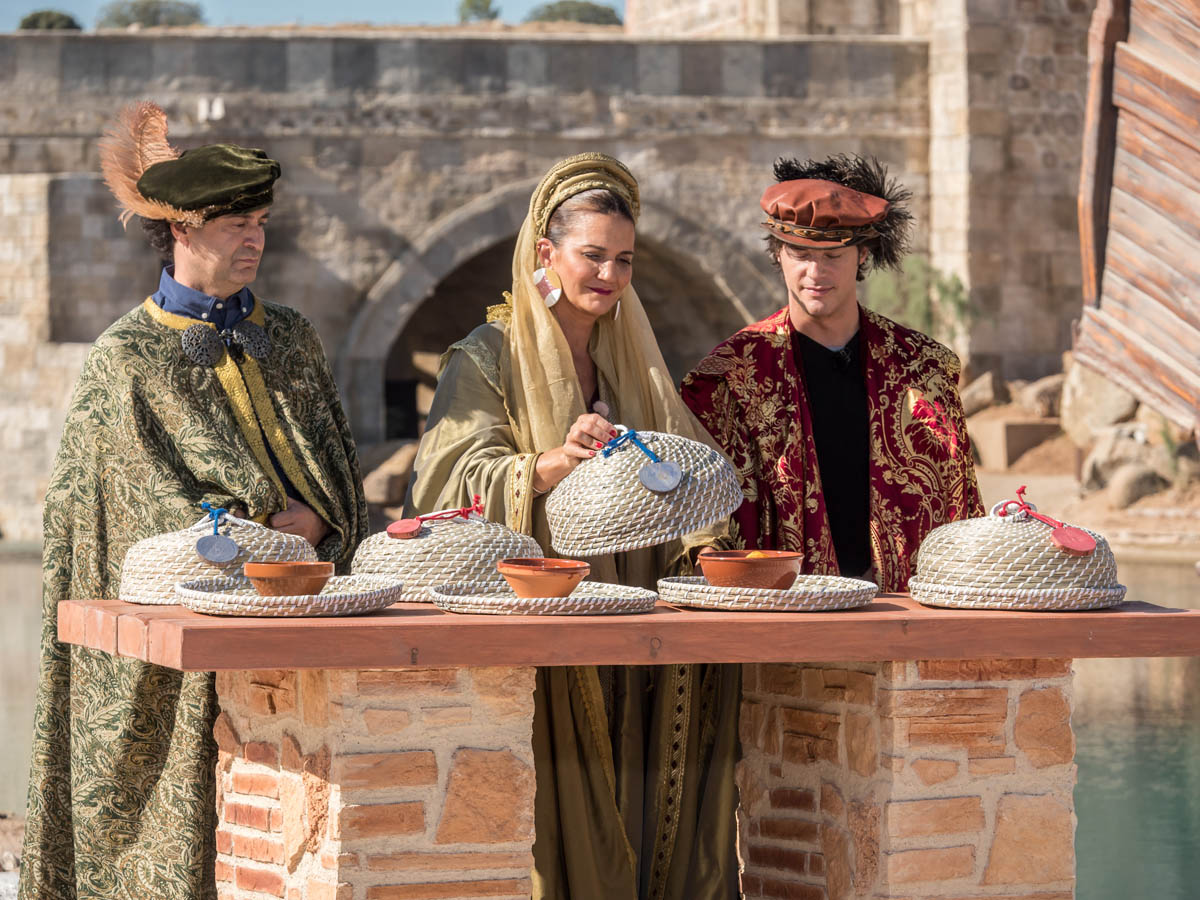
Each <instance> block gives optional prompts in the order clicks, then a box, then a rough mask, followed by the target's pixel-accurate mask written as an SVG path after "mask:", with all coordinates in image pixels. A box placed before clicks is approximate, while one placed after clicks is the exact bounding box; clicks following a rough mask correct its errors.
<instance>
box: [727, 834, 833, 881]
mask: <svg viewBox="0 0 1200 900" xmlns="http://www.w3.org/2000/svg"><path fill="white" fill-rule="evenodd" d="M813 830H814V831H815V830H816V826H815V825H814V826H813ZM745 861H746V863H747V864H748V865H751V866H761V867H763V868H765V869H779V870H781V871H784V872H790V873H792V874H794V875H804V874H805V873H806V872H807V870H808V854H807V853H805V852H804V851H803V850H792V849H790V848H788V847H777V846H773V845H767V844H750V846H749V847H747V848H746V860H745Z"/></svg>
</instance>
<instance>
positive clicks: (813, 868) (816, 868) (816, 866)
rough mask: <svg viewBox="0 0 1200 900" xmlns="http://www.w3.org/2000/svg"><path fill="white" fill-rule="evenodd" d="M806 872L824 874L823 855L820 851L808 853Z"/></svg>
mask: <svg viewBox="0 0 1200 900" xmlns="http://www.w3.org/2000/svg"><path fill="white" fill-rule="evenodd" d="M808 874H810V875H824V874H825V857H824V855H823V854H820V853H810V854H808Z"/></svg>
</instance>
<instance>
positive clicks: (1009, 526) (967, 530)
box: [908, 513, 1125, 610]
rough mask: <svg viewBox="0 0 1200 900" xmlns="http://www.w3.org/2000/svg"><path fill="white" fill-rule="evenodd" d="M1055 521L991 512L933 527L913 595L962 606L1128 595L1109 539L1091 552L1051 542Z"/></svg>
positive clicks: (1089, 602)
mask: <svg viewBox="0 0 1200 900" xmlns="http://www.w3.org/2000/svg"><path fill="white" fill-rule="evenodd" d="M1051 530H1052V529H1051V527H1050V526H1049V525H1046V524H1045V523H1044V522H1040V521H1038V520H1037V519H1034V518H1032V517H1030V516H1029V515H1028V514H1026V513H1015V514H1010V515H1007V516H997V515H988V516H983V517H980V518H976V519H964V520H962V521H959V522H951V523H949V524H947V525H942V526H941V527H939V528H935V529H933V531H931V532H929V534H928V535H926V537H925V540H924V541H922V542H921V549H920V551H919V553H918V555H917V572H916V575H914V576H913V578H912V579H911V580H910V581H909V583H908V589H909V590H910V591H911V592H912V596H913V599H914V600H916V601H917V602H918V603H924V604H926V605H927V606H948V607H954V608H957V609H1015V610H1084V609H1099V608H1102V607H1106V606H1115V605H1116V604H1118V603H1120V602H1121V601H1122V600H1123V599H1124V598H1125V586H1124V585H1121V584H1117V562H1116V560H1115V559H1114V558H1113V553H1112V550H1111V548H1110V547H1109V546H1108V541H1106V540H1105V539H1104V538H1103V537H1101V536H1100V535H1098V534H1096V533H1095V532H1094V531H1088V530H1087V529H1086V528H1085V529H1083V530H1084V531H1087V532H1088V534H1090V535H1091V536H1092V537H1094V538H1095V539H1096V549H1095V550H1093V551H1092V552H1091V553H1089V554H1088V555H1087V556H1071V555H1070V554H1067V553H1064V552H1063V551H1062V550H1060V549H1059V548H1057V547H1055V546H1054V544H1052V543H1051V542H1050V532H1051Z"/></svg>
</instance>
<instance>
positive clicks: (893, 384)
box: [683, 156, 984, 591]
mask: <svg viewBox="0 0 1200 900" xmlns="http://www.w3.org/2000/svg"><path fill="white" fill-rule="evenodd" d="M775 178H776V180H777V183H776V184H774V185H772V186H771V187H769V188H767V190H766V191H765V192H764V193H763V196H762V201H761V205H762V209H763V212H764V213H765V214H766V218H765V221H764V222H763V223H762V225H763V227H764V228H765V229H766V231H767V243H768V252H769V253H770V255H771V257H772V259H773V261H774V262H775V263H776V265H777V266H778V268H779V270H780V272H781V274H782V276H783V283H784V286H785V287H786V289H787V306H786V307H784V308H783V309H781V310H780V311H779V312H777V313H775V314H773V315H771V316H768V317H767V318H765V319H763V320H762V321H761V322H756V323H755V324H753V325H749V326H747V327H745V328H743V329H742V330H741V331H739V332H738V333H737V334H735V335H733V337H731V338H729V339H728V340H727V341H725V342H724V343H722V344H720V345H719V346H718V347H717V348H716V349H714V350H713V351H712V352H711V353H710V354H709V355H708V356H707V357H705V358H704V359H703V360H702V361H701V362H700V364H699V365H698V366H696V368H695V370H693V371H692V372H691V373H690V374H689V375H688V376H687V377H686V378H685V379H684V381H683V398H684V400H685V402H686V403H687V405H688V406H689V407H690V408H691V409H692V412H694V413H695V414H696V416H697V417H698V418H699V419H700V421H701V422H703V423H704V425H705V426H706V427H707V428H708V430H709V431H710V432H711V433H712V435H713V437H714V438H715V439H716V440H717V442H718V443H719V444H720V445H721V447H723V448H724V450H725V452H726V453H728V454H729V456H730V458H731V459H732V460H733V463H734V465H735V466H736V467H737V469H738V473H739V476H740V478H741V484H742V489H743V491H744V492H745V495H746V501H745V502H744V503H743V504H742V506H741V507H740V508H739V509H738V510H737V511H736V512H735V513H734V516H733V531H734V536H735V537H736V538H738V539H740V540H741V541H742V543H743V545H744V546H745V547H747V548H757V549H763V550H772V549H774V550H797V551H800V552H802V553H803V554H804V565H803V569H802V571H804V572H807V573H824V574H837V573H841V574H844V575H850V576H861V577H865V578H869V579H872V580H875V581H876V582H877V583H878V584H879V586H880V589H881V590H883V591H903V590H906V589H907V586H908V579H909V577H910V576H911V575H912V574H913V570H914V568H915V565H916V554H917V548H918V547H919V546H920V544H921V540H922V539H923V538H924V537H925V535H926V534H928V533H929V532H930V531H931V530H932V529H933V528H936V527H937V526H938V525H943V524H945V523H946V522H950V521H953V520H955V519H963V518H969V517H972V516H980V515H983V513H984V510H983V507H982V504H981V502H980V499H979V489H978V486H977V485H976V482H975V468H974V465H973V462H972V459H971V447H970V442H969V440H968V438H967V429H966V423H965V417H964V415H963V411H962V402H961V401H960V399H959V396H958V388H957V384H958V376H959V362H958V359H957V357H956V356H955V355H954V353H953V352H952V351H950V350H949V349H947V348H946V347H944V346H942V345H941V344H939V343H938V342H937V341H935V340H933V339H932V338H930V337H928V336H926V335H924V334H921V333H920V332H917V331H913V330H912V329H909V328H905V327H904V326H902V325H899V324H897V323H896V322H893V321H891V320H890V319H887V318H885V317H883V316H881V315H879V314H877V313H874V312H872V311H871V310H869V309H865V308H863V307H862V306H860V305H859V303H858V296H857V284H858V282H859V281H861V280H862V279H863V278H864V277H865V276H866V273H867V272H868V271H869V270H870V268H872V267H876V266H884V267H890V268H897V269H898V268H899V266H900V261H901V259H902V258H903V256H904V253H905V251H906V250H907V234H908V228H909V222H910V220H911V215H910V214H909V212H908V211H907V210H906V209H905V208H904V207H903V206H902V204H903V203H904V201H906V200H907V199H908V198H909V197H910V196H911V195H910V194H909V192H908V191H906V190H904V189H903V188H901V187H900V186H899V185H897V184H896V183H895V182H894V181H893V180H889V179H888V178H887V176H886V171H885V169H884V168H883V166H882V165H880V164H879V162H877V161H876V160H865V159H861V158H857V157H854V158H848V157H845V156H835V157H831V158H830V159H827V160H824V161H821V162H815V161H811V160H810V161H808V162H806V163H800V162H798V161H796V160H786V159H785V160H780V161H779V162H778V163H776V165H775Z"/></svg>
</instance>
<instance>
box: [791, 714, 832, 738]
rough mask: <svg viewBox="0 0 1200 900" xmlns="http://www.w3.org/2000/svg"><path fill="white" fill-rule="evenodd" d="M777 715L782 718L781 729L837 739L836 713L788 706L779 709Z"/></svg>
mask: <svg viewBox="0 0 1200 900" xmlns="http://www.w3.org/2000/svg"><path fill="white" fill-rule="evenodd" d="M779 715H780V717H781V718H782V720H783V730H784V731H785V732H787V733H790V734H804V735H808V736H810V737H815V738H823V739H825V740H837V735H838V730H839V728H840V719H839V718H838V716H836V715H833V714H831V713H823V712H815V711H813V710H811V709H790V708H789V709H782V710H780V713H779Z"/></svg>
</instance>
